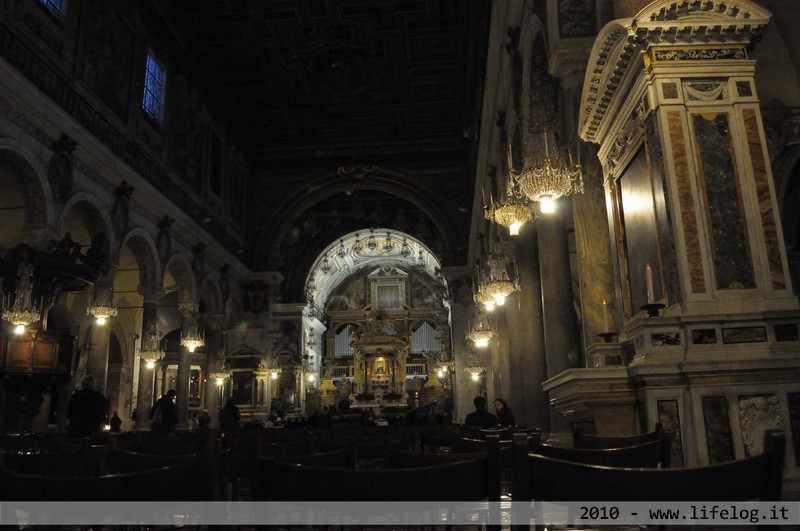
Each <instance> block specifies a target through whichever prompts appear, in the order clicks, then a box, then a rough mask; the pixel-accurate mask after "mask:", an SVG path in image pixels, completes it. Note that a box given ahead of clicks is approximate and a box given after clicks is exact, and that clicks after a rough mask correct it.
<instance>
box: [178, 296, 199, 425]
mask: <svg viewBox="0 0 800 531" xmlns="http://www.w3.org/2000/svg"><path fill="white" fill-rule="evenodd" d="M178 310H179V311H180V314H181V330H183V331H184V333H186V332H187V331H188V330H194V329H195V322H196V321H195V313H196V312H197V306H196V305H195V304H194V303H192V302H182V303H180V304H179V305H178ZM178 356H179V358H178V373H177V375H176V377H175V392H176V393H177V396H176V397H175V413H177V415H178V427H188V426H189V380H190V378H191V376H192V370H191V369H192V354H191V352H189V349H188V348H186V347H184V346H182V345H181V346H180V347H178Z"/></svg>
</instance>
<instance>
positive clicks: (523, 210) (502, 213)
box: [483, 198, 531, 236]
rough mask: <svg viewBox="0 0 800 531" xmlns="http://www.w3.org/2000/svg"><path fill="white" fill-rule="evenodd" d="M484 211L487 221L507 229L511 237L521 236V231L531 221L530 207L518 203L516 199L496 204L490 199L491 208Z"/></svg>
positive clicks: (487, 207) (485, 208)
mask: <svg viewBox="0 0 800 531" xmlns="http://www.w3.org/2000/svg"><path fill="white" fill-rule="evenodd" d="M483 210H484V216H485V217H486V219H488V220H489V221H494V222H495V223H497V224H498V225H502V226H503V227H507V228H508V233H509V234H510V235H511V236H517V235H519V229H520V228H522V226H523V225H524V224H525V223H527V222H528V221H530V220H531V209H530V207H529V206H528V205H525V204H522V203H517V202H516V201H515V200H514V199H509V200H507V201H502V202H501V201H498V202H494V201H493V200H491V198H490V203H489V206H486V207H484V209H483Z"/></svg>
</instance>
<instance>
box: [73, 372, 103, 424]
mask: <svg viewBox="0 0 800 531" xmlns="http://www.w3.org/2000/svg"><path fill="white" fill-rule="evenodd" d="M94 386H95V378H94V376H92V375H88V376H85V377H84V378H83V380H82V381H81V388H80V389H78V390H77V391H75V392H74V393H73V394H72V396H71V397H70V399H69V402H68V403H67V418H68V419H69V426H67V435H68V436H69V437H89V436H91V435H92V434H93V433H97V432H99V431H100V429H101V427H102V425H103V421H104V420H105V418H106V414H107V411H106V397H104V396H103V394H102V393H101V392H100V391H97V390H95V388H94Z"/></svg>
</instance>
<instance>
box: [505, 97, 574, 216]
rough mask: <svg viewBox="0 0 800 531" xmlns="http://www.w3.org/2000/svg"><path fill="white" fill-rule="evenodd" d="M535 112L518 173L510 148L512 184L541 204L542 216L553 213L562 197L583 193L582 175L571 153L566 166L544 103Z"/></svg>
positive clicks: (517, 189)
mask: <svg viewBox="0 0 800 531" xmlns="http://www.w3.org/2000/svg"><path fill="white" fill-rule="evenodd" d="M534 113H535V114H536V116H535V117H534V118H533V119H532V120H531V121H530V122H529V123H528V124H527V127H526V128H525V129H524V132H523V136H522V141H523V150H524V164H523V167H522V169H521V170H519V171H516V170H515V169H514V166H513V164H512V156H511V148H510V147H509V152H508V153H509V154H508V158H509V178H510V183H509V185H510V186H511V187H512V188H513V189H514V190H515V192H516V193H517V194H518V195H519V196H520V197H521V198H524V199H527V200H529V201H533V202H536V203H539V210H540V211H541V212H542V213H552V212H554V211H555V201H556V200H557V199H558V198H559V197H563V196H566V195H571V194H576V193H583V175H582V172H581V165H580V164H573V163H572V154H571V153H570V154H569V155H568V156H569V163H567V161H566V159H565V158H564V155H563V153H562V150H561V149H559V148H558V144H557V143H556V127H555V122H554V121H553V120H552V119H551V118H550V117H549V116H548V113H547V111H546V110H545V106H544V104H539V105H537V106H536V108H534ZM567 151H568V150H567Z"/></svg>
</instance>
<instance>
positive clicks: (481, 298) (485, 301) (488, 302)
mask: <svg viewBox="0 0 800 531" xmlns="http://www.w3.org/2000/svg"><path fill="white" fill-rule="evenodd" d="M473 291H474V295H473V300H474V301H475V304H478V305H480V306H482V307H483V309H484V310H485V311H487V312H491V311H492V310H494V307H495V304H496V303H495V301H494V297H492V296H491V295H489V294H488V293H486V290H485V289H484V287H483V284H478V288H477V289H475V288H474V287H473Z"/></svg>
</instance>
